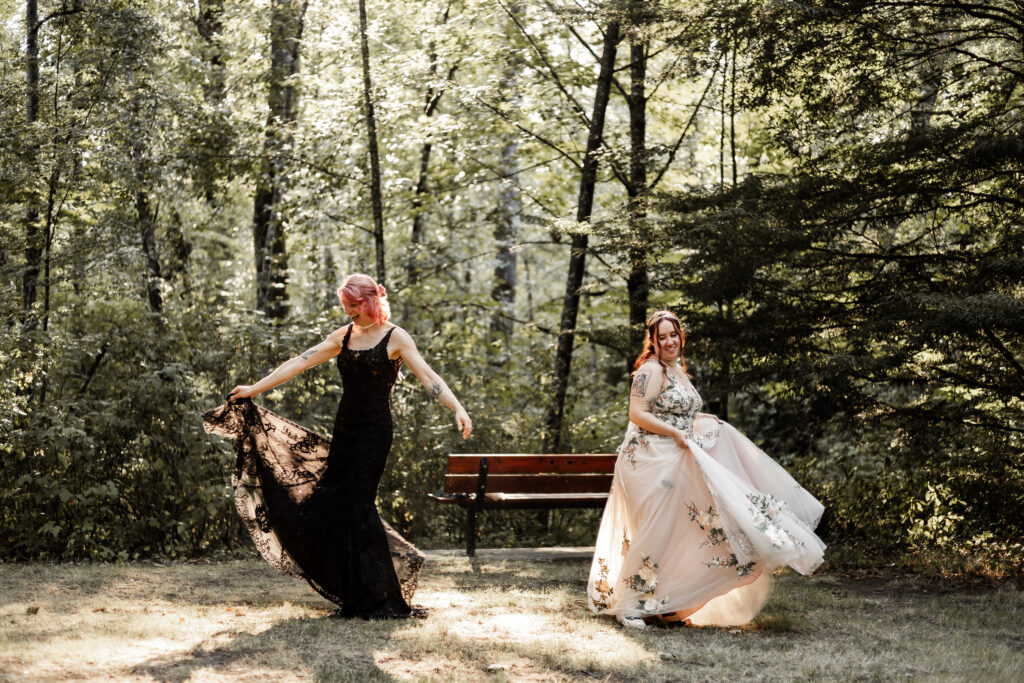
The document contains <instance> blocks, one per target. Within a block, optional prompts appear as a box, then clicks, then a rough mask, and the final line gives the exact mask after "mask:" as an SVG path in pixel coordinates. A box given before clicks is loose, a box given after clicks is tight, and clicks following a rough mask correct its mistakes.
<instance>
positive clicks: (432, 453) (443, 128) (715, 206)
mask: <svg viewBox="0 0 1024 683" xmlns="http://www.w3.org/2000/svg"><path fill="white" fill-rule="evenodd" d="M1022 38H1024V6H1022V5H1021V4H1020V3H1019V2H1016V1H1014V0H981V1H979V2H960V1H958V0H948V1H947V0H933V1H930V2H899V1H890V2H880V1H868V0H848V1H840V2H831V1H818V0H811V1H809V2H804V3H799V4H798V3H788V2H780V1H778V0H749V1H747V0H737V1H736V2H730V3H720V2H710V1H709V2H704V1H702V0H693V1H689V0H679V1H678V2H650V1H647V0H621V1H609V2H587V1H586V0H534V1H533V2H525V1H522V0H349V1H347V2H341V1H340V0H310V1H309V2H305V1H299V0H247V1H246V2H241V1H239V0H190V1H188V2H186V1H184V0H103V1H99V0H62V1H61V2H55V1H53V0H19V1H17V2H16V1H14V0H0V131H2V133H0V288H2V293H0V326H2V328H3V335H2V342H0V463H2V464H0V539H2V540H0V560H6V561H11V560H26V559H96V560H129V559H136V558H146V557H179V558H184V557H196V556H203V555H219V554H224V553H232V552H239V551H244V549H246V548H248V547H249V543H248V539H247V538H246V537H245V531H244V529H243V528H242V526H241V525H240V524H239V522H238V521H237V518H236V515H235V513H234V510H233V506H232V498H231V493H230V473H231V470H232V467H233V462H234V456H233V452H232V444H230V443H228V442H226V441H224V440H221V439H217V438H214V437H209V436H207V435H206V434H204V433H203V429H202V424H201V420H200V414H201V412H202V411H203V410H205V409H209V408H212V407H215V406H216V405H218V404H219V403H221V402H222V401H223V397H224V396H225V394H226V392H227V391H228V390H229V389H230V388H231V387H232V386H234V385H235V384H240V383H249V382H252V381H255V380H256V379H258V378H259V377H261V376H263V375H264V374H265V373H267V372H268V371H269V370H271V369H273V368H274V367H276V365H278V364H279V363H281V362H283V361H284V360H286V359H287V358H289V357H290V356H292V355H295V354H296V353H298V352H300V351H302V350H303V349H306V348H308V347H310V346H313V345H314V344H316V343H317V342H318V341H320V340H321V339H322V338H323V337H324V336H326V334H327V333H328V332H330V331H331V330H332V329H335V328H337V327H338V326H340V325H342V324H344V322H346V320H345V317H344V316H343V314H342V313H341V311H340V310H339V307H338V302H337V298H336V294H335V290H336V288H337V287H338V285H339V284H340V281H341V280H342V279H343V278H344V276H345V275H347V274H349V273H353V272H367V273H369V274H370V275H373V276H374V277H376V278H377V279H378V280H379V281H381V282H382V283H383V284H385V285H386V287H387V288H388V291H389V296H390V299H391V302H392V311H393V315H394V321H395V322H396V323H398V324H400V325H402V326H404V327H405V328H406V329H408V330H409V331H410V332H411V333H412V334H413V336H414V338H415V339H416V340H417V341H418V343H419V346H420V348H421V351H422V352H423V354H424V356H425V357H426V359H427V360H428V362H429V363H431V364H432V366H433V367H434V368H435V369H436V370H438V371H439V373H440V374H441V375H442V376H443V377H444V378H446V379H447V380H448V382H449V383H450V384H451V386H452V387H453V389H454V390H455V393H456V394H457V395H458V396H459V397H460V399H461V400H462V401H463V403H464V404H465V405H466V406H467V408H468V409H469V412H470V414H471V415H472V416H473V419H474V424H475V432H474V434H473V437H472V439H471V440H470V441H468V442H466V443H463V442H461V440H460V439H459V438H458V437H457V435H456V434H455V431H454V429H453V427H452V424H451V416H450V414H449V413H448V411H446V410H444V409H443V408H442V407H441V406H440V405H439V404H436V403H434V402H432V401H430V400H429V398H428V397H427V394H426V392H425V391H424V390H423V389H422V388H421V387H419V385H418V383H417V382H415V381H411V380H412V379H413V378H409V377H407V378H406V379H405V380H404V381H401V382H400V383H399V384H398V385H397V386H396V389H395V394H394V410H395V413H396V431H397V434H396V440H395V445H394V448H393V450H392V454H391V461H390V466H389V468H388V470H387V473H386V475H385V479H384V481H383V482H382V484H381V489H380V498H379V504H380V508H381V511H382V515H383V516H385V517H386V518H388V519H389V520H391V521H392V522H393V523H394V524H395V526H396V527H397V528H399V529H400V530H401V531H402V532H403V533H405V534H406V535H408V536H409V537H410V538H411V539H412V540H413V541H414V542H416V543H417V544H419V545H421V546H424V547H442V546H449V547H458V546H460V545H461V544H462V543H463V539H462V538H461V534H462V533H463V530H462V526H463V525H462V524H461V522H460V520H461V517H460V513H459V511H458V510H457V509H451V508H443V507H442V506H438V505H436V504H433V503H432V502H431V501H430V500H429V499H428V498H427V496H426V493H427V492H429V491H431V490H434V489H438V488H440V486H441V480H442V474H443V470H444V454H446V453H448V452H610V451H612V450H613V449H614V448H615V447H616V446H617V444H618V441H619V439H620V438H621V436H622V434H623V430H624V427H625V424H626V419H627V417H626V406H627V396H628V388H629V379H628V366H629V364H630V363H631V362H632V360H633V358H634V355H635V354H636V353H637V352H638V350H639V346H640V338H641V335H642V321H643V320H644V318H645V317H646V316H647V314H648V313H649V312H650V311H652V310H654V309H655V308H658V307H667V308H670V309H672V310H674V311H676V312H678V313H679V314H680V316H681V318H682V319H683V321H684V325H685V327H686V329H687V331H688V337H689V338H688V343H687V346H686V349H685V353H686V355H687V357H688V358H689V360H690V366H689V367H690V371H691V373H692V374H693V376H694V381H695V383H696V385H697V386H698V388H699V389H700V390H701V392H702V394H703V396H704V399H705V405H706V406H708V408H707V409H708V410H710V411H712V412H717V413H718V414H719V415H721V416H722V417H724V418H726V419H728V420H730V421H732V422H733V423H734V424H736V425H737V426H738V427H739V428H740V429H741V430H743V431H744V432H745V433H747V434H749V435H750V436H751V437H752V438H753V439H755V440H756V441H757V442H758V443H759V444H760V445H761V446H762V447H763V448H764V449H765V450H766V451H767V452H768V453H770V454H771V455H772V456H773V457H775V458H776V459H777V460H778V461H779V462H781V463H782V464H783V465H784V466H786V467H787V468H788V469H789V470H790V471H791V472H792V473H793V474H794V475H795V476H796V477H797V478H798V480H799V481H801V482H802V483H803V484H804V485H805V486H806V487H807V488H808V489H809V490H811V492H812V493H814V494H815V495H816V496H818V497H819V498H820V499H821V500H822V501H823V502H824V504H825V505H826V509H827V513H826V517H825V519H824V521H823V527H822V529H821V533H822V534H823V536H824V537H825V538H826V540H827V541H828V542H829V543H830V544H831V546H832V548H831V550H830V558H831V559H832V561H833V562H837V563H844V562H864V561H874V559H877V558H882V559H883V561H886V562H892V563H895V564H896V565H897V566H904V565H911V566H915V565H921V563H923V564H924V565H928V566H934V562H933V560H934V558H941V559H940V560H939V564H940V566H941V567H943V568H946V569H952V570H955V571H968V572H969V571H980V572H998V573H1007V572H1009V573H1016V574H1018V575H1019V574H1020V573H1021V571H1022V567H1024V546H1022V538H1024V448H1022V440H1021V434H1022V430H1024V417H1022V412H1021V409H1022V398H1021V397H1022V395H1024V365H1022V363H1024V343H1022V336H1021V333H1022V331H1024V286H1022V284H1021V283H1022V279H1024V278H1022V275H1024V249H1022V246H1024V244H1022V243H1024V230H1022V229H1021V209H1022V208H1024V183H1022V177H1021V176H1022V173H1021V171H1022V168H1024V138H1022V133H1024V116H1022V109H1021V107H1022V104H1024V88H1022V85H1024V51H1022V45H1024V43H1022ZM339 393H340V386H339V378H338V375H337V373H336V371H335V370H334V368H332V367H329V366H328V365H326V364H325V365H324V366H321V367H319V368H317V369H315V370H312V371H309V372H306V373H305V374H304V375H302V376H300V377H298V378H296V379H294V380H292V381H291V382H289V383H288V384H286V385H283V386H281V387H279V388H278V389H276V390H274V391H272V392H270V393H268V394H266V395H264V396H263V397H261V400H262V401H263V402H264V403H265V405H267V406H268V407H269V408H270V409H272V410H274V411H276V412H279V413H281V414H283V415H285V416H287V417H289V418H291V419H293V420H295V421H297V422H300V423H302V424H304V425H306V426H309V427H313V428H316V429H319V430H321V431H329V429H330V426H331V424H332V420H333V416H334V412H335V410H336V406H337V400H338V396H339ZM598 514H599V512H598V511H568V512H555V513H552V514H550V515H537V514H535V513H529V512H523V513H508V514H492V515H489V516H488V517H486V518H485V519H484V520H483V528H482V533H483V540H482V543H483V544H484V545H508V544H514V543H518V544H527V545H531V544H540V543H570V544H573V543H579V544H589V543H590V542H591V541H592V537H593V535H594V533H595V530H596V526H597V515H598ZM873 558H874V559H873ZM929 558H931V559H929ZM922 566H923V565H922Z"/></svg>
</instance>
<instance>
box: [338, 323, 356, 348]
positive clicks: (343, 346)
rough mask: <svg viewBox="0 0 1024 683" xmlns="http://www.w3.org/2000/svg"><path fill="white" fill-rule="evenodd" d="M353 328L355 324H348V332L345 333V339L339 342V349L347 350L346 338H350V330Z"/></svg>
mask: <svg viewBox="0 0 1024 683" xmlns="http://www.w3.org/2000/svg"><path fill="white" fill-rule="evenodd" d="M353 327H355V323H349V326H348V332H346V333H345V338H344V339H342V340H341V348H343V349H347V348H348V338H349V337H351V336H352V328H353Z"/></svg>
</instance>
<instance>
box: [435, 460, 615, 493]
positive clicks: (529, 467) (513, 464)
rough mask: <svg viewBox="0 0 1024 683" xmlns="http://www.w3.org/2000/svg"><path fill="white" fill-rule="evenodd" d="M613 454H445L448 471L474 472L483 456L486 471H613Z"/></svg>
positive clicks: (454, 472) (505, 472) (554, 472)
mask: <svg viewBox="0 0 1024 683" xmlns="http://www.w3.org/2000/svg"><path fill="white" fill-rule="evenodd" d="M617 457H618V456H617V455H616V454H615V453H598V454H593V453H579V454H572V455H565V454H555V455H531V454H508V453H493V454H490V453H473V454H471V455H449V456H448V474H472V475H476V473H477V472H479V471H480V458H487V465H488V472H489V474H490V475H495V474H574V473H579V474H593V473H611V472H614V471H615V459H616V458H617ZM488 488H490V487H488Z"/></svg>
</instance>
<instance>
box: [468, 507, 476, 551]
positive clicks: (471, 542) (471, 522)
mask: <svg viewBox="0 0 1024 683" xmlns="http://www.w3.org/2000/svg"><path fill="white" fill-rule="evenodd" d="M474 555H476V506H475V505H467V506H466V556H467V557H473V556H474Z"/></svg>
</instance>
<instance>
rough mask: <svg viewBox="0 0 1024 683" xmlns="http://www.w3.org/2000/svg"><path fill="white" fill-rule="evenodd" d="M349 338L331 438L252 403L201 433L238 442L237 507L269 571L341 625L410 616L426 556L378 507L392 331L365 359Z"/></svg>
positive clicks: (394, 366)
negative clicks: (289, 580)
mask: <svg viewBox="0 0 1024 683" xmlns="http://www.w3.org/2000/svg"><path fill="white" fill-rule="evenodd" d="M392 329H394V328H392ZM350 334H351V328H350V329H349V332H348V333H347V334H346V335H345V339H344V343H343V345H342V350H341V353H340V354H339V356H338V366H339V369H340V370H341V374H342V381H343V386H344V392H343V394H342V399H341V404H340V406H339V408H338V414H337V418H336V419H335V424H334V431H333V437H332V438H327V437H326V436H323V435H321V434H317V433H316V432H312V431H310V430H307V429H305V428H303V427H301V426H299V425H297V424H295V423H294V422H291V421H289V420H287V419H285V418H283V417H281V416H279V415H276V414H274V413H272V412H271V411H269V410H266V409H265V408H263V407H261V406H257V405H256V404H255V403H253V402H252V401H251V400H249V399H244V400H239V401H234V402H231V403H226V404H224V405H223V406H221V407H219V408H216V409H214V410H211V411H209V412H207V413H206V414H205V415H203V426H204V428H205V429H206V431H207V432H210V433H212V434H217V435H219V436H224V437H228V438H231V439H234V440H235V454H236V460H235V469H234V473H233V475H232V478H231V483H232V485H233V487H234V497H235V506H236V508H237V510H238V514H239V515H240V516H241V518H242V520H243V521H244V523H245V525H246V527H247V528H248V530H249V533H250V534H251V536H252V539H253V542H254V543H255V544H256V548H257V549H258V550H259V552H260V554H261V555H262V556H263V558H264V559H265V560H266V561H267V562H268V563H269V564H270V565H272V566H273V567H276V568H277V569H279V570H281V571H284V572H286V573H288V574H291V575H293V576H297V577H300V578H303V579H305V580H307V581H308V582H309V584H310V585H311V586H312V587H313V588H314V589H315V590H316V591H317V592H318V593H320V594H321V595H322V596H324V597H325V598H327V599H328V600H330V601H332V602H334V603H336V604H337V605H339V606H340V610H339V613H340V615H341V616H361V617H365V618H374V617H379V618H387V617H406V616H409V615H410V614H411V612H412V610H411V609H410V607H409V604H408V601H409V600H410V599H411V598H412V595H413V593H414V592H415V590H416V583H417V579H418V577H419V572H420V569H421V568H422V566H423V560H424V555H423V553H421V552H420V551H419V550H418V549H417V548H416V547H414V546H413V545H412V544H411V543H409V542H408V541H407V540H405V539H404V538H402V536H400V535H399V534H398V533H397V532H396V531H395V530H394V529H393V528H391V526H389V525H388V524H387V523H386V522H384V521H383V520H382V519H381V518H380V516H379V514H378V512H377V508H376V505H375V502H374V501H375V498H376V495H377V485H378V483H379V481H380V478H381V475H382V474H383V472H384V467H385V465H386V462H387V456H388V452H389V451H390V448H391V440H392V422H391V409H390V404H389V401H390V391H391V386H392V385H393V384H394V381H395V378H396V377H397V374H398V367H399V361H396V360H391V359H389V358H388V357H387V351H386V349H387V339H388V337H390V334H391V333H390V332H388V334H387V335H386V336H385V338H384V339H383V340H382V341H381V343H380V344H378V345H377V346H376V347H374V348H372V349H365V350H351V349H349V348H348V340H349V335H350Z"/></svg>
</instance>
